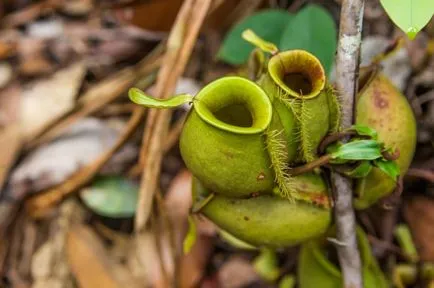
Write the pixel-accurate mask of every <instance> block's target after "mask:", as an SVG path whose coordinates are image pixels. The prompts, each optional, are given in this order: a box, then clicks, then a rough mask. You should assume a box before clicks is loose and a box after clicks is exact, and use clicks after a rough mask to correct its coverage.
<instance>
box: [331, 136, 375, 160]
mask: <svg viewBox="0 0 434 288" xmlns="http://www.w3.org/2000/svg"><path fill="white" fill-rule="evenodd" d="M331 157H332V159H337V160H375V159H378V158H380V157H382V154H381V146H380V144H379V143H378V142H377V141H375V140H356V141H352V142H349V143H345V144H343V145H341V146H339V147H338V148H337V149H336V151H335V152H333V153H332V154H331Z"/></svg>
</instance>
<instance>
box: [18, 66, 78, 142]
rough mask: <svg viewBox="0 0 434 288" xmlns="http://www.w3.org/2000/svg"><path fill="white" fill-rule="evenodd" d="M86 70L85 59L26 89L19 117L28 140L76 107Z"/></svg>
mask: <svg viewBox="0 0 434 288" xmlns="http://www.w3.org/2000/svg"><path fill="white" fill-rule="evenodd" d="M85 71H86V66H85V64H84V62H78V63H76V64H73V65H71V66H70V67H68V68H65V69H63V70H61V71H58V72H57V73H55V74H54V75H53V76H52V77H50V78H49V79H47V80H39V81H37V82H34V83H33V84H31V85H30V86H29V87H26V88H25V89H24V91H23V93H22V101H21V108H20V119H21V129H22V133H23V135H24V137H25V139H26V140H27V141H28V140H30V139H32V138H33V137H35V135H37V134H38V133H40V130H41V129H43V128H44V127H45V126H46V125H47V124H48V123H51V121H53V119H56V118H57V117H59V116H60V115H63V114H64V113H66V112H67V111H70V110H71V109H72V108H73V107H74V105H75V97H76V94H77V91H78V89H79V88H80V86H81V82H82V80H83V77H84V74H85Z"/></svg>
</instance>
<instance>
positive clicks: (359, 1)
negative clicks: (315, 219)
mask: <svg viewBox="0 0 434 288" xmlns="http://www.w3.org/2000/svg"><path fill="white" fill-rule="evenodd" d="M363 8H364V0H344V1H342V7H341V17H340V26H339V42H338V51H337V59H336V73H337V75H336V87H337V90H338V92H339V93H340V95H341V104H342V113H343V116H342V120H341V128H342V129H345V128H349V127H350V126H351V125H352V123H353V115H354V99H355V96H356V93H357V77H358V69H359V62H360V61H359V58H360V43H361V31H362V20H363ZM332 185H333V190H334V192H335V220H336V226H337V234H336V237H337V240H338V243H340V245H337V251H338V256H339V263H340V266H341V270H342V275H343V285H344V287H351V288H359V287H360V288H362V287H363V279H362V273H361V267H362V265H361V261H360V253H359V250H358V247H357V239H356V220H355V215H354V210H353V204H352V201H353V195H352V182H351V181H350V179H347V178H346V177H343V176H342V175H340V174H337V173H332Z"/></svg>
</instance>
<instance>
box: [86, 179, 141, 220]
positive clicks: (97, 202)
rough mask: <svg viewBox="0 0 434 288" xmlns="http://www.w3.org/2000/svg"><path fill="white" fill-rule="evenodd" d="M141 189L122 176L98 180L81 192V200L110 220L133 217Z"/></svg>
mask: <svg viewBox="0 0 434 288" xmlns="http://www.w3.org/2000/svg"><path fill="white" fill-rule="evenodd" d="M138 191H139V187H138V185H137V184H136V183H134V182H132V181H130V180H128V179H125V178H123V177H120V176H107V177H99V178H96V179H95V180H94V181H93V182H92V184H91V185H90V186H89V187H86V188H84V189H82V190H81V192H80V198H81V199H82V200H83V202H84V203H85V204H86V206H88V207H89V208H90V209H91V210H92V211H93V212H95V213H96V214H98V215H102V216H105V217H110V218H126V217H133V216H134V214H135V212H136V205H137V197H138Z"/></svg>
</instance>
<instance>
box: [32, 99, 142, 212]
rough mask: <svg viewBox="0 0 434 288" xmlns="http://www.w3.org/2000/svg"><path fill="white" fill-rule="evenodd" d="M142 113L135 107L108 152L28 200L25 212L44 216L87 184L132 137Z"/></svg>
mask: <svg viewBox="0 0 434 288" xmlns="http://www.w3.org/2000/svg"><path fill="white" fill-rule="evenodd" d="M143 113H144V112H143V109H141V108H140V107H135V109H134V110H133V113H132V116H131V117H130V120H129V121H128V124H127V125H126V127H125V130H124V131H123V133H122V135H121V136H120V137H119V139H118V140H117V142H116V143H115V144H114V145H113V147H111V148H110V149H109V150H108V151H105V152H103V153H102V154H101V156H99V157H98V159H96V160H95V161H94V162H92V163H91V164H89V165H87V166H85V167H84V168H83V169H81V170H80V171H79V172H77V173H75V174H74V175H72V176H71V177H70V178H69V179H68V180H66V181H65V182H63V183H62V184H60V185H58V186H56V187H54V188H52V189H49V190H47V191H45V192H44V193H42V194H40V195H36V196H34V197H31V198H29V199H28V200H27V201H26V208H27V211H28V212H29V213H30V214H31V215H33V216H35V217H37V216H44V215H45V214H46V213H47V212H48V211H49V209H50V208H51V207H52V206H53V205H55V204H56V203H58V202H59V201H61V200H62V199H63V198H64V197H66V196H68V195H69V194H70V193H72V192H75V191H77V189H78V188H80V187H82V186H83V185H84V184H85V183H87V182H89V181H90V180H91V179H92V178H93V177H94V176H95V175H96V173H97V172H98V171H99V170H100V169H101V168H102V167H103V166H104V164H105V163H107V161H108V160H109V159H110V158H111V157H112V156H113V154H114V153H115V152H116V151H118V150H119V149H120V148H121V147H122V146H123V145H124V143H125V142H126V141H127V139H128V138H129V137H130V136H131V135H132V133H133V132H134V131H135V129H136V128H137V126H138V125H139V122H140V119H141V118H142V116H143Z"/></svg>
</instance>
